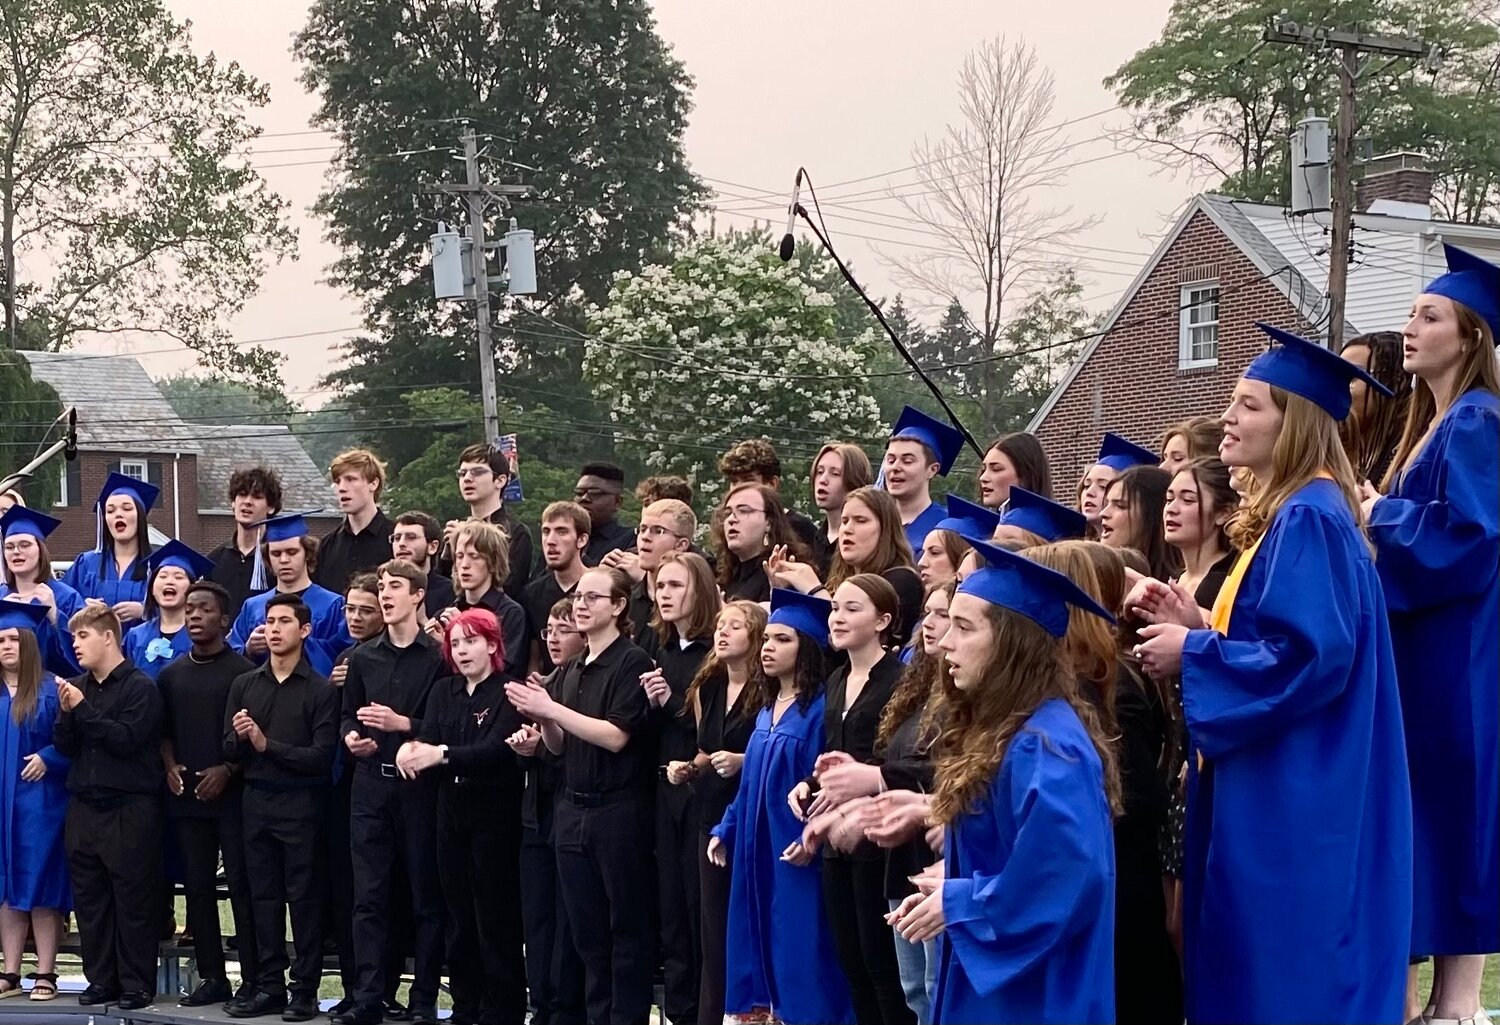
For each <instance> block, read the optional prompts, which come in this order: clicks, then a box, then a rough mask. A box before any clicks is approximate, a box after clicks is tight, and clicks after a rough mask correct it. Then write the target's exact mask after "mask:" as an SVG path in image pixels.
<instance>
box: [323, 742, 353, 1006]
mask: <svg viewBox="0 0 1500 1025" xmlns="http://www.w3.org/2000/svg"><path fill="white" fill-rule="evenodd" d="M343 768H344V775H343V776H342V777H341V778H340V779H339V781H338V782H337V783H335V784H334V785H333V786H332V787H330V788H329V789H328V791H327V795H328V798H327V802H326V811H325V813H324V816H323V833H322V837H323V859H324V861H323V878H324V879H325V880H327V886H328V899H327V901H326V902H325V903H324V906H323V929H324V935H325V936H332V937H333V943H334V946H335V947H336V948H337V950H338V957H339V980H340V982H341V983H342V984H343V987H344V997H345V998H346V999H352V998H353V997H354V983H355V977H356V975H357V971H356V969H355V966H354V862H353V859H352V855H351V854H350V849H349V791H350V789H351V788H352V787H353V785H354V766H352V765H348V764H345V765H344V767H343Z"/></svg>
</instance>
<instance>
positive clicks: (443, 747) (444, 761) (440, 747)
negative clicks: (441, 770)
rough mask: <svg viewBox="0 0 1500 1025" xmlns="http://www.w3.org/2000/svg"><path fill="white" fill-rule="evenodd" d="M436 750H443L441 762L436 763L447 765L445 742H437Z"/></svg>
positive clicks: (446, 746)
mask: <svg viewBox="0 0 1500 1025" xmlns="http://www.w3.org/2000/svg"><path fill="white" fill-rule="evenodd" d="M438 750H439V751H441V752H443V760H442V761H441V762H439V763H438V764H439V765H447V764H448V745H447V744H439V745H438Z"/></svg>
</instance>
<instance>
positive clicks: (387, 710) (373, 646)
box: [338, 559, 443, 1025]
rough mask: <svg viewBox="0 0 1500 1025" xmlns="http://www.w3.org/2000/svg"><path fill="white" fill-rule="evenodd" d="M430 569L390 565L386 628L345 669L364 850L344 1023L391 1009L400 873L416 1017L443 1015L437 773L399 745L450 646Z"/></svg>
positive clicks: (348, 740)
mask: <svg viewBox="0 0 1500 1025" xmlns="http://www.w3.org/2000/svg"><path fill="white" fill-rule="evenodd" d="M425 583H426V576H425V575H424V574H423V573H422V572H421V571H420V570H418V569H417V568H416V567H415V566H413V565H411V563H408V562H401V561H399V560H396V559H392V560H390V561H388V562H386V563H385V565H383V566H381V567H380V572H379V586H380V612H381V616H382V618H383V620H384V623H385V632H384V633H382V634H381V635H380V636H378V637H376V638H375V639H374V640H371V641H368V642H367V643H365V644H362V645H360V646H359V647H358V648H355V649H354V651H353V652H352V653H351V654H350V655H349V660H348V671H347V673H346V675H345V677H344V695H343V697H344V700H343V707H344V714H343V724H342V727H341V729H342V732H343V736H344V746H345V748H347V749H348V751H349V753H350V754H351V755H353V756H354V759H355V761H354V787H353V791H352V793H351V795H350V818H349V835H350V841H351V843H352V845H353V858H354V956H355V961H356V963H357V966H358V979H357V982H356V985H355V992H354V1007H353V1008H351V1009H350V1010H349V1011H347V1012H346V1013H344V1014H341V1015H339V1016H338V1021H339V1023H340V1025H378V1023H379V1022H380V1020H381V1018H382V1016H383V1013H384V998H385V993H386V978H385V975H386V971H385V964H384V958H385V953H386V949H387V938H388V935H389V929H390V924H391V920H390V901H391V892H390V890H391V878H392V875H393V873H397V872H398V871H399V872H402V873H404V875H405V878H406V880H407V883H408V885H409V887H410V890H411V906H412V919H413V926H414V929H413V932H414V938H415V944H414V951H413V953H414V955H415V956H414V962H415V971H414V973H413V979H412V987H411V996H410V1004H411V1012H410V1020H411V1021H413V1022H419V1023H431V1022H435V1021H436V1020H437V991H438V979H439V976H440V975H441V973H442V965H443V950H442V947H443V898H442V893H441V891H440V890H439V883H438V879H437V850H436V846H435V845H436V830H437V819H436V807H435V804H434V798H435V796H436V794H435V790H436V785H437V781H436V780H435V779H432V780H422V781H419V782H410V781H404V780H402V779H401V778H400V775H399V773H398V771H397V769H396V752H397V751H398V750H399V749H400V747H401V744H402V743H403V742H404V741H405V740H407V739H409V738H410V737H412V736H413V735H415V734H416V733H417V731H418V730H419V729H420V728H421V723H422V716H423V715H424V713H425V712H426V709H427V700H428V695H429V694H430V692H431V691H432V686H433V681H434V680H436V679H437V677H438V675H439V673H440V671H441V669H442V653H441V651H440V649H439V648H438V646H437V643H436V642H435V641H434V640H433V639H432V638H431V637H430V636H429V635H428V634H427V633H426V632H424V631H423V629H422V627H421V623H420V622H419V614H420V612H421V609H422V600H423V597H424V592H423V590H422V588H423V585H424V584H425Z"/></svg>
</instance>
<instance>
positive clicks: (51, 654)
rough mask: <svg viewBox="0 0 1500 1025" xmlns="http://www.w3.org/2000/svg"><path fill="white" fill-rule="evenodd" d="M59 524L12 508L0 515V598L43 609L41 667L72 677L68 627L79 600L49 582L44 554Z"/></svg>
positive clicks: (56, 582) (74, 666)
mask: <svg viewBox="0 0 1500 1025" xmlns="http://www.w3.org/2000/svg"><path fill="white" fill-rule="evenodd" d="M61 525H62V521H61V520H55V519H53V518H52V517H51V516H48V515H46V514H45V513H40V512H37V511H36V510H35V509H28V508H26V507H25V506H24V505H16V506H12V507H11V508H10V509H9V510H7V511H6V513H5V515H4V516H0V537H4V539H5V540H4V546H5V582H4V584H0V598H4V599H6V600H8V601H24V602H30V603H33V604H41V605H45V606H47V618H46V620H45V621H44V622H42V623H41V625H39V626H38V627H37V630H36V638H37V644H38V645H40V647H41V651H42V668H44V669H46V670H47V672H49V673H54V674H56V675H58V676H76V675H78V673H79V672H80V670H79V668H78V665H77V664H76V663H75V662H74V660H73V640H72V635H71V634H69V633H68V622H69V620H71V619H72V618H73V615H74V613H76V612H77V611H78V610H79V609H81V608H83V596H82V595H80V594H79V593H78V592H77V591H75V590H73V588H71V587H69V586H68V585H67V584H65V583H63V582H62V581H61V580H55V579H53V576H52V554H51V553H50V552H49V551H48V550H47V536H48V535H49V534H51V533H52V532H53V531H54V530H56V529H57V528H58V527H59V526H61Z"/></svg>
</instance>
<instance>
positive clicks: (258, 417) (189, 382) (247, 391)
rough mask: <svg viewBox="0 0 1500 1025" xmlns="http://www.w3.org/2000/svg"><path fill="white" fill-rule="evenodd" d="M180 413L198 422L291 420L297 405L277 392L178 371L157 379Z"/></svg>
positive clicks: (286, 422)
mask: <svg viewBox="0 0 1500 1025" xmlns="http://www.w3.org/2000/svg"><path fill="white" fill-rule="evenodd" d="M156 387H157V388H159V389H161V393H162V395H163V396H164V397H165V398H166V400H167V401H168V402H170V403H171V404H172V408H173V409H174V410H176V411H177V415H178V416H180V417H182V418H183V419H184V420H186V421H188V422H189V423H196V424H257V423H259V424H289V423H291V422H292V421H293V420H294V419H295V417H296V415H297V413H298V410H297V407H296V406H294V405H293V404H292V403H291V402H290V401H288V400H287V399H286V398H285V397H284V396H282V395H281V394H279V393H277V392H273V391H270V390H267V389H261V388H255V387H251V386H250V385H247V384H242V383H240V382H239V381H230V380H225V379H224V378H222V377H200V376H198V375H196V374H174V375H173V376H171V377H164V378H162V379H161V380H159V381H157V382H156Z"/></svg>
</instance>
